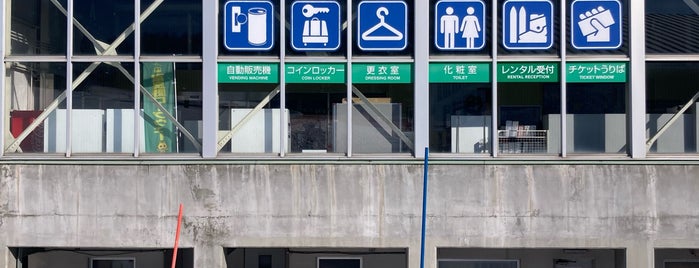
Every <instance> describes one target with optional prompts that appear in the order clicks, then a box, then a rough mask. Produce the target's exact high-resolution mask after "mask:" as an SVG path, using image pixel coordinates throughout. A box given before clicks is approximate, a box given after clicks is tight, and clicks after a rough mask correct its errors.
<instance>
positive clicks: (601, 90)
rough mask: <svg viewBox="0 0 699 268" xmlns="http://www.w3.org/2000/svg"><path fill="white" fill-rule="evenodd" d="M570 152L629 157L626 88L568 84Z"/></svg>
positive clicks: (594, 84)
mask: <svg viewBox="0 0 699 268" xmlns="http://www.w3.org/2000/svg"><path fill="white" fill-rule="evenodd" d="M566 95H567V97H568V99H567V100H566V105H567V108H568V111H567V121H568V122H567V126H566V127H567V136H566V141H567V149H566V150H567V152H569V153H622V154H623V153H626V151H627V149H626V125H627V124H626V84H625V83H568V86H567V94H566Z"/></svg>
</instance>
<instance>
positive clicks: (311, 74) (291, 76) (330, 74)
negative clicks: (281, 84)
mask: <svg viewBox="0 0 699 268" xmlns="http://www.w3.org/2000/svg"><path fill="white" fill-rule="evenodd" d="M284 76H285V77H286V82H287V83H296V84H299V83H304V84H305V83H334V84H342V83H345V79H346V75H345V65H344V64H342V63H329V64H321V63H287V64H286V66H284Z"/></svg>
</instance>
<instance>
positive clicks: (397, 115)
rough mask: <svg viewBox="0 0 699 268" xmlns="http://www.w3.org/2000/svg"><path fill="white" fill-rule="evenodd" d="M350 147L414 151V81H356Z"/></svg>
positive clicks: (370, 150) (365, 150) (355, 149)
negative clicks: (410, 82) (362, 82)
mask: <svg viewBox="0 0 699 268" xmlns="http://www.w3.org/2000/svg"><path fill="white" fill-rule="evenodd" d="M352 92H353V98H354V99H353V100H352V103H353V108H352V112H353V113H352V141H353V142H352V143H353V144H352V150H353V152H355V153H413V145H414V135H413V125H414V122H413V120H414V119H413V118H414V117H413V115H414V114H415V112H414V101H413V96H414V94H413V84H355V86H354V87H353V90H352Z"/></svg>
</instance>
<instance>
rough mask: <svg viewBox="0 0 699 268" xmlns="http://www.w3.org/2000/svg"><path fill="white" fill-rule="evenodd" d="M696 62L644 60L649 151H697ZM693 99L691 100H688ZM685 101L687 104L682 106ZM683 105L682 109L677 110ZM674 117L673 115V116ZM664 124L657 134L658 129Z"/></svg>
mask: <svg viewBox="0 0 699 268" xmlns="http://www.w3.org/2000/svg"><path fill="white" fill-rule="evenodd" d="M697 76H699V63H697V62H648V63H647V64H646V112H647V113H648V115H647V116H648V118H647V120H648V121H647V124H646V126H647V128H648V139H653V138H654V139H653V141H654V142H653V143H652V146H651V147H650V148H649V152H650V153H697V152H699V150H697V144H699V139H698V138H697V137H699V136H698V135H697V133H698V132H699V129H698V128H697V126H698V125H699V121H697V118H698V117H697V111H699V109H697V106H698V103H699V102H698V101H697V99H696V98H697V97H699V91H698V90H697V88H696V86H695V81H696V77H697ZM692 100H693V101H692ZM686 105H689V107H686ZM684 108H687V109H686V110H685V111H684V112H683V113H680V111H682V110H683V109H684ZM674 116H676V118H674V119H673V117H674ZM666 124H667V125H668V127H667V128H666V130H665V131H664V132H663V133H662V134H661V135H658V133H659V130H660V129H661V128H662V127H663V126H665V125H666Z"/></svg>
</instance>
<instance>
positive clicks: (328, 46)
mask: <svg viewBox="0 0 699 268" xmlns="http://www.w3.org/2000/svg"><path fill="white" fill-rule="evenodd" d="M340 27H341V25H340V4H338V3H337V2H335V1H296V2H294V3H293V4H291V47H293V48H294V49H295V50H298V51H335V50H337V49H338V48H339V47H340Z"/></svg>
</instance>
